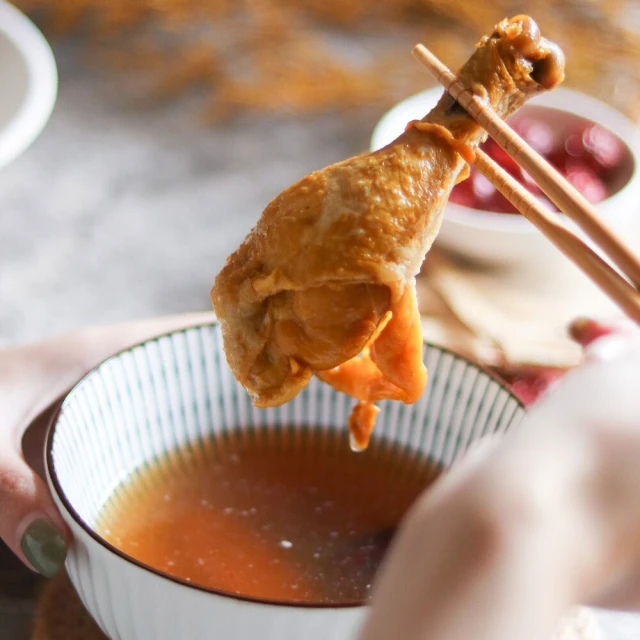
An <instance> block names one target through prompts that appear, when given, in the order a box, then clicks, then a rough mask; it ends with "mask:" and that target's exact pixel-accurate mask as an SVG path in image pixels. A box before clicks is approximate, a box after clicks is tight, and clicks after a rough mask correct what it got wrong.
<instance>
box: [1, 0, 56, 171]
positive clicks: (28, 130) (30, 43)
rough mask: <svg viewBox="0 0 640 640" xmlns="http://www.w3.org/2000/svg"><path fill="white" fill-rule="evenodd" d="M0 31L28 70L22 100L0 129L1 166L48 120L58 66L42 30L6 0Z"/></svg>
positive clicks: (33, 136)
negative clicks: (25, 89)
mask: <svg viewBox="0 0 640 640" xmlns="http://www.w3.org/2000/svg"><path fill="white" fill-rule="evenodd" d="M0 34H1V35H2V36H3V37H4V38H6V39H7V41H9V42H10V43H11V45H13V47H14V48H15V50H16V51H17V53H18V55H19V56H20V57H21V58H22V61H23V63H24V65H25V67H26V71H27V74H28V80H27V91H26V95H25V98H24V101H23V102H22V104H21V105H20V106H19V108H18V110H17V111H16V112H15V113H14V114H13V116H11V117H10V119H9V120H8V121H7V122H6V125H5V126H4V127H3V128H2V130H1V131H0V168H2V167H4V166H6V165H8V164H9V163H11V162H12V161H13V160H15V159H16V158H17V157H19V156H20V155H21V154H22V153H23V152H24V151H26V150H27V148H28V147H29V146H30V145H31V144H32V143H33V142H34V141H35V139H36V138H37V137H38V136H39V135H40V133H41V132H42V130H43V129H44V127H45V125H46V124H47V122H48V121H49V118H50V116H51V113H52V112H53V108H54V106H55V103H56V99H57V96H58V70H57V67H56V61H55V57H54V55H53V51H52V50H51V46H50V45H49V43H48V42H47V39H46V38H45V37H44V35H42V32H41V31H40V30H39V29H38V27H36V25H35V24H34V23H33V22H32V21H31V20H30V19H29V18H28V17H27V16H26V15H25V14H24V13H22V12H21V11H20V10H19V9H17V8H16V7H14V6H13V5H12V4H10V3H9V2H7V1H6V0H0Z"/></svg>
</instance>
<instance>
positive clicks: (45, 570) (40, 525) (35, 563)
mask: <svg viewBox="0 0 640 640" xmlns="http://www.w3.org/2000/svg"><path fill="white" fill-rule="evenodd" d="M20 548H21V549H22V553H24V555H25V557H26V559H27V560H28V561H29V562H30V563H31V566H32V567H33V568H34V569H35V570H36V571H37V572H38V573H41V574H42V575H43V576H45V577H46V578H52V577H53V576H55V575H56V573H58V571H60V569H62V567H63V565H64V561H65V558H66V557H67V542H66V540H65V539H64V536H63V535H62V532H61V531H60V530H59V529H58V528H57V527H56V526H55V525H53V524H51V522H49V521H48V520H34V521H33V522H32V523H31V524H30V525H29V526H28V527H27V530H26V531H25V532H24V534H23V535H22V540H21V541H20Z"/></svg>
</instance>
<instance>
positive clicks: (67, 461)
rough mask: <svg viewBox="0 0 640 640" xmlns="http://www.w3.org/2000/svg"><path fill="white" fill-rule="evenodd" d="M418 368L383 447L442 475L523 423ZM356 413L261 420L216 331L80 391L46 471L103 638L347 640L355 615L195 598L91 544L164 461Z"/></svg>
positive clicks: (496, 402)
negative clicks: (104, 514) (116, 497)
mask: <svg viewBox="0 0 640 640" xmlns="http://www.w3.org/2000/svg"><path fill="white" fill-rule="evenodd" d="M424 358H425V362H426V364H427V366H428V368H429V373H430V381H429V385H428V388H427V390H426V392H425V394H424V396H423V397H422V398H421V399H420V400H419V401H418V402H417V403H415V404H414V405H403V404H401V403H398V402H383V403H381V413H380V416H379V418H378V425H377V436H378V437H381V438H384V439H386V440H389V441H391V442H393V443H398V444H400V445H401V446H404V447H406V448H407V450H408V451H411V452H417V453H423V454H429V455H431V456H432V457H434V458H435V459H436V460H438V461H441V462H442V463H443V464H444V465H450V464H451V462H452V461H453V460H454V459H455V458H456V457H457V456H458V455H460V454H461V453H463V452H464V451H465V450H466V449H467V448H468V447H469V445H470V444H471V443H472V442H473V441H474V440H476V439H477V438H479V437H481V436H483V435H485V434H490V433H502V432H504V431H505V430H506V429H508V428H511V427H513V426H515V425H517V424H518V423H519V421H520V419H521V418H522V416H523V415H524V409H523V407H522V405H521V404H520V402H519V401H518V400H517V399H516V398H515V396H513V394H512V393H511V392H510V391H509V390H508V389H506V388H505V387H504V386H503V385H502V384H501V383H500V382H498V381H497V380H496V379H495V378H493V377H492V376H491V375H490V374H488V373H485V372H484V371H482V370H480V369H479V368H477V367H476V366H475V365H473V364H471V363H469V362H467V361H465V360H463V359H462V358H460V357H458V356H456V355H455V354H453V353H450V352H448V351H444V350H442V349H439V348H438V347H435V346H432V345H425V347H424ZM352 404H353V403H352V401H351V400H350V399H349V398H347V397H346V396H345V395H343V394H339V393H337V392H335V391H334V390H333V389H331V388H330V387H328V386H327V385H324V384H322V383H320V382H319V381H318V380H317V379H313V380H312V381H311V383H310V384H309V386H308V387H307V388H306V389H304V390H303V391H302V392H301V393H300V394H299V395H298V396H297V397H296V398H295V399H294V400H292V401H291V402H289V403H287V404H285V405H283V406H281V407H277V408H272V409H255V408H254V407H252V406H251V403H250V401H249V398H248V395H247V393H246V392H245V391H244V389H243V388H242V387H241V386H240V385H239V384H238V383H237V382H236V381H235V379H234V378H233V375H232V373H231V371H230V369H229V367H228V366H227V364H226V360H225V357H224V351H223V348H222V339H221V332H220V329H219V327H218V325H217V324H215V323H214V324H210V325H204V326H200V327H194V328H190V329H187V330H185V331H178V332H175V333H171V334H168V335H166V336H162V337H160V338H157V339H154V340H150V341H148V342H146V343H143V344H141V345H139V346H136V347H134V348H132V349H129V350H127V351H124V352H122V353H120V354H118V355H116V356H114V357H113V358H111V359H109V360H107V361H106V362H105V363H103V364H102V365H100V366H99V367H97V368H96V369H95V370H94V371H92V372H91V373H89V374H88V375H87V376H86V377H85V378H84V379H83V380H81V381H80V382H79V383H78V384H77V385H76V386H75V388H74V389H73V390H72V391H71V392H70V393H69V394H68V396H67V397H66V398H65V400H64V402H63V403H62V406H61V409H60V412H59V414H58V415H57V416H56V417H55V418H54V420H53V422H52V425H51V428H50V430H49V434H48V438H47V445H46V467H47V478H48V482H49V486H50V488H51V490H52V492H53V496H54V499H55V501H56V504H57V505H58V507H59V509H60V511H61V513H62V516H63V517H64V519H65V521H66V522H67V523H68V525H69V527H70V528H71V531H72V532H73V537H74V540H73V543H72V545H71V547H70V550H69V554H68V558H67V563H66V568H67V571H68V573H69V576H70V578H71V581H72V582H73V584H74V586H75V588H76V589H77V591H78V593H79V595H80V598H81V599H82V601H83V603H84V604H85V606H86V607H87V609H88V610H89V612H90V613H91V615H92V616H93V617H94V618H95V620H96V622H97V623H98V624H99V625H100V627H101V628H102V630H103V631H104V632H105V633H106V634H107V635H108V636H110V637H111V638H113V639H114V640H116V639H117V640H144V639H149V640H176V639H178V638H180V639H182V638H184V639H188V640H204V639H205V638H206V639H209V638H220V639H222V640H247V639H248V638H260V640H299V639H300V638H304V639H305V640H347V639H348V638H352V637H353V633H354V632H355V630H356V628H357V626H358V625H359V623H360V621H361V618H362V616H363V613H364V610H365V609H364V607H363V606H343V607H331V606H309V605H307V606H299V605H298V606H296V605H295V604H286V603H279V604H274V603H269V602H266V601H261V600H256V599H250V598H243V597H239V596H236V595H230V594H226V593H223V592H220V591H215V590H213V589H206V588H201V587H198V586H196V585H194V584H191V583H189V582H186V581H184V580H180V579H178V578H175V577H172V576H169V575H167V574H164V573H162V572H161V571H158V570H155V569H153V568H151V567H149V566H147V565H145V564H143V563H141V562H139V561H137V560H136V559H135V558H132V557H130V556H127V555H125V554H124V553H122V552H121V551H119V550H118V549H116V548H114V547H113V546H111V545H110V544H109V543H107V542H106V541H105V540H104V539H103V538H101V537H100V535H99V534H98V533H96V530H95V526H96V520H97V518H98V515H99V514H100V511H101V509H102V508H103V506H104V504H105V502H106V501H107V500H108V498H109V496H110V495H111V494H112V493H113V491H114V489H115V488H116V486H118V485H119V484H120V483H121V482H122V481H123V480H125V479H126V478H127V477H128V476H130V475H131V474H133V473H135V472H136V470H137V469H138V468H139V467H140V466H141V465H143V464H144V463H145V462H149V461H151V460H154V459H156V458H158V457H159V456H161V455H162V454H163V453H164V452H166V451H167V450H171V449H175V448H176V447H177V446H179V445H180V444H183V443H185V442H187V441H191V442H193V441H195V440H197V439H198V438H201V437H203V436H206V435H207V434H211V433H216V432H220V431H222V432H224V431H225V430H230V429H234V430H235V429H238V430H241V431H246V432H251V431H252V430H253V431H255V430H256V429H273V428H277V427H278V425H286V424H289V425H290V424H308V425H313V426H311V427H309V428H316V429H323V430H328V429H344V428H345V425H346V421H347V416H348V415H349V412H350V409H351V406H352ZM354 455H357V454H354Z"/></svg>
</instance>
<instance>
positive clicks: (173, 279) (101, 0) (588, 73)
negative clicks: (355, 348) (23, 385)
mask: <svg viewBox="0 0 640 640" xmlns="http://www.w3.org/2000/svg"><path fill="white" fill-rule="evenodd" d="M16 5H17V6H18V7H19V8H20V9H21V10H23V11H24V12H26V13H27V14H28V15H29V16H30V17H31V18H32V19H33V20H34V21H35V22H36V24H38V26H39V27H40V28H41V29H42V30H43V32H44V33H45V35H46V37H47V39H48V40H49V42H50V43H51V44H52V46H53V49H54V53H55V56H56V60H57V65H58V69H59V76H60V85H59V96H58V101H57V104H56V107H55V111H54V113H53V116H52V118H51V120H50V122H49V123H48V125H47V127H46V128H45V130H44V132H43V133H42V135H41V136H40V137H39V138H38V140H37V141H36V143H35V144H34V145H33V146H32V147H31V148H30V149H29V150H28V152H27V153H25V154H24V155H22V156H21V157H20V158H19V159H18V160H16V161H15V162H13V163H12V164H11V165H10V166H8V167H5V168H4V169H3V170H2V173H1V174H0V202H1V203H2V213H1V214H0V344H11V343H15V342H20V341H25V340H31V339H35V338H40V337H43V336H46V335H51V334H54V333H57V332H59V331H63V330H66V329H70V328H73V327H75V326H77V325H79V324H83V323H102V322H111V321H115V320H120V319H125V318H131V317H133V316H144V315H151V314H159V313H172V312H177V311H186V310H191V309H207V308H208V307H209V301H208V290H209V287H210V285H211V282H212V279H213V277H214V275H215V273H216V272H217V270H218V269H219V267H220V266H221V264H222V263H223V260H224V258H225V256H226V255H227V254H228V253H229V252H230V251H231V250H232V249H233V248H235V246H236V245H237V243H238V242H239V241H240V240H241V238H242V237H243V236H244V235H245V233H246V232H247V231H248V230H249V228H250V227H251V225H252V224H253V223H254V222H255V220H256V219H257V218H258V216H259V215H260V213H261V211H262V209H263V208H264V205H265V204H266V203H267V202H268V200H269V199H270V198H271V197H272V196H274V195H276V194H277V193H278V192H279V191H280V190H282V189H283V188H284V187H286V186H287V185H289V184H290V183H292V182H294V181H295V180H296V179H298V178H299V177H301V176H302V175H304V174H305V173H307V172H309V171H310V170H312V169H315V168H319V167H322V166H324V165H326V164H328V163H330V162H333V161H336V160H339V159H342V158H344V157H346V156H348V155H353V154H355V153H358V152H361V151H364V150H366V149H367V148H368V144H369V137H370V134H371V131H372V129H373V127H374V125H375V123H376V121H377V120H378V118H379V117H380V116H381V115H382V114H383V113H384V112H385V110H386V109H387V108H388V107H390V106H391V105H392V104H393V103H395V102H397V101H398V100H399V99H401V98H404V97H406V96H408V95H410V94H412V93H415V92H416V91H419V90H421V89H424V88H426V87H427V86H429V85H431V84H432V81H431V78H430V77H429V75H428V74H427V73H426V72H425V71H424V70H423V69H422V68H421V67H420V66H419V65H418V64H417V63H416V62H415V61H414V60H413V59H412V58H411V56H410V49H411V47H412V45H413V44H414V43H415V42H418V41H424V42H426V43H428V45H429V46H430V47H431V48H432V49H433V50H434V51H435V52H436V53H437V54H438V55H439V56H440V57H441V58H442V59H443V60H444V61H446V62H447V63H448V64H450V65H451V66H452V67H456V66H457V65H459V64H460V63H461V62H463V61H464V59H465V58H466V57H468V55H469V54H470V52H471V51H472V47H473V44H474V43H475V42H476V41H477V40H478V39H479V37H480V36H481V35H482V34H484V33H486V32H487V31H488V30H490V29H491V27H492V25H493V24H494V23H495V22H496V21H497V20H499V19H501V18H503V17H505V16H507V15H513V14H515V13H518V12H522V11H526V12H527V13H530V14H531V15H533V16H534V17H535V19H536V20H537V21H538V22H539V23H540V25H541V27H542V30H543V32H544V33H545V34H546V35H548V37H550V38H552V39H554V40H557V41H558V42H560V44H561V45H562V46H563V47H564V49H565V52H566V54H567V59H568V72H567V81H566V85H567V86H573V87H578V88H580V89H581V90H583V91H586V92H588V93H591V94H593V95H596V96H598V97H601V98H604V99H605V100H607V101H608V102H610V103H611V104H613V105H615V106H617V107H618V108H619V109H621V110H623V111H624V112H625V113H626V114H628V115H629V116H630V117H632V118H634V119H635V118H636V117H637V116H638V115H640V111H639V109H640V70H639V68H638V65H637V62H636V61H637V54H638V50H639V47H640V34H639V33H638V32H637V31H634V30H633V19H632V18H634V16H635V14H636V13H638V4H637V3H636V2H617V1H615V0H606V1H605V0H601V1H598V0H587V1H584V0H576V1H573V2H558V1H555V0H537V1H535V2H529V3H527V4H526V6H525V5H523V4H521V3H517V2H508V1H505V0H495V1H494V2H491V3H484V2H469V1H466V0H379V1H378V2H375V3H371V2H365V1H364V0H244V1H235V0H136V2H131V1H130V0H58V1H57V2H55V3H54V2H50V1H49V0H18V1H17V2H16Z"/></svg>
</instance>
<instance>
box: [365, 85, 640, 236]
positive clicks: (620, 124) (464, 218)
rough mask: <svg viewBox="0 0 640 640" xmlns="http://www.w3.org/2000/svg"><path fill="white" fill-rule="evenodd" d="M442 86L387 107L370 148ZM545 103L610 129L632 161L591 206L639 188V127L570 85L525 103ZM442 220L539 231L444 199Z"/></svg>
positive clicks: (611, 202) (629, 214)
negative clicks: (616, 185) (625, 174)
mask: <svg viewBox="0 0 640 640" xmlns="http://www.w3.org/2000/svg"><path fill="white" fill-rule="evenodd" d="M443 91H444V89H443V88H442V87H440V86H439V85H436V86H433V87H431V88H429V89H425V90H423V91H419V92H418V93H414V94H413V95H410V96H408V97H406V98H404V99H403V100H400V101H399V102H397V103H396V104H395V105H393V106H392V107H391V108H390V109H388V110H387V111H386V112H385V113H384V114H383V115H382V117H381V118H380V119H379V120H378V122H377V123H376V125H375V127H374V129H373V132H372V134H371V138H370V144H369V148H370V150H371V151H374V150H376V149H379V148H381V147H382V146H384V145H386V144H388V143H389V141H387V137H388V135H387V131H388V130H389V129H390V128H392V127H393V124H394V122H395V121H396V120H397V119H398V117H399V115H402V113H403V112H404V111H405V110H407V111H408V110H410V109H411V107H412V106H413V104H414V103H417V102H419V101H421V100H424V101H426V100H428V99H429V98H432V97H436V96H440V95H442V93H443ZM527 106H532V107H546V108H549V109H554V110H556V111H564V112H565V113H567V114H570V115H573V116H577V117H578V118H583V119H585V120H590V121H591V122H593V123H594V124H597V125H599V126H601V127H604V128H605V129H608V130H609V131H611V132H612V133H613V134H614V135H615V136H616V137H617V138H619V139H620V140H621V141H622V142H623V144H624V145H625V146H626V147H627V148H628V150H629V152H630V154H631V158H632V161H633V167H632V170H631V174H630V176H629V179H628V180H627V182H626V183H625V184H624V185H623V186H622V187H621V188H620V189H618V191H616V192H615V193H612V194H611V195H610V196H609V197H607V198H605V199H604V200H602V201H601V202H598V203H596V204H595V205H594V206H595V207H598V206H611V207H612V209H613V210H614V211H616V210H617V209H618V207H614V206H613V205H615V203H617V201H618V200H620V199H621V198H623V197H625V195H626V194H627V193H628V192H629V189H630V188H631V189H633V188H634V187H635V188H636V189H637V190H638V191H640V127H638V126H637V125H636V124H635V123H634V122H633V121H632V120H630V119H629V118H628V117H627V116H626V115H624V114H623V113H622V112H620V111H618V109H616V108H615V107H613V106H611V105H609V104H607V103H606V102H603V101H602V100H599V99H598V98H595V97H593V96H591V95H588V94H586V93H583V92H581V91H578V90H576V89H571V88H569V87H562V86H561V87H558V88H557V89H554V90H553V91H549V92H545V93H541V94H539V95H537V96H535V97H533V98H532V99H531V100H529V101H528V102H527V103H526V104H525V105H524V107H525V108H526V107H527ZM559 215H560V216H561V217H562V218H563V219H564V220H568V219H567V217H566V216H565V215H564V214H559ZM609 216H610V218H612V219H613V218H615V219H618V220H620V219H628V218H631V217H632V216H634V211H632V210H626V211H622V212H621V214H619V215H616V214H615V213H613V214H609ZM445 220H446V222H447V223H449V224H452V225H456V226H460V227H463V226H464V227H466V228H468V229H470V230H477V231H495V232H500V233H509V234H514V235H527V236H530V235H539V231H538V230H537V228H536V227H535V226H534V225H532V224H531V223H530V222H529V221H528V220H527V219H526V218H525V217H524V216H522V215H505V214H503V213H498V212H495V211H487V210H484V209H474V208H471V207H465V206H463V205H459V204H456V203H455V202H451V201H447V205H446V214H445Z"/></svg>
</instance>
